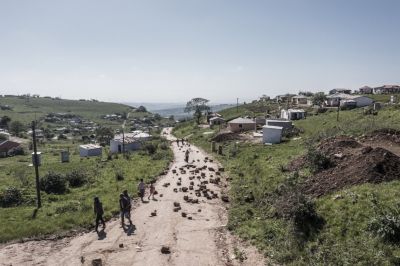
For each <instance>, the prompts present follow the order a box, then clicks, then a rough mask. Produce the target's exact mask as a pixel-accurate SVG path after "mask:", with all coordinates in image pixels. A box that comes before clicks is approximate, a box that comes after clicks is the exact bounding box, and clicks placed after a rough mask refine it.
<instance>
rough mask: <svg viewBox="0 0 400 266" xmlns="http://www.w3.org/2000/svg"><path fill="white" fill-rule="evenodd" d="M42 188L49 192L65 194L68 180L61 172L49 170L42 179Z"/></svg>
mask: <svg viewBox="0 0 400 266" xmlns="http://www.w3.org/2000/svg"><path fill="white" fill-rule="evenodd" d="M40 189H41V190H43V191H45V192H46V193H48V194H51V193H53V194H64V193H65V192H66V191H67V180H66V178H65V177H64V176H63V175H61V174H58V173H54V172H49V173H47V174H46V175H45V176H43V177H42V178H41V179H40Z"/></svg>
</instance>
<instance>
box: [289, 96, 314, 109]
mask: <svg viewBox="0 0 400 266" xmlns="http://www.w3.org/2000/svg"><path fill="white" fill-rule="evenodd" d="M292 104H294V105H299V106H311V105H312V101H311V97H307V96H304V95H296V96H293V97H292Z"/></svg>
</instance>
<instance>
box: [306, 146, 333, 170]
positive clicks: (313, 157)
mask: <svg viewBox="0 0 400 266" xmlns="http://www.w3.org/2000/svg"><path fill="white" fill-rule="evenodd" d="M307 162H308V166H309V167H310V169H311V171H312V172H313V173H317V172H319V171H322V170H325V169H328V168H330V167H332V166H333V162H332V161H331V159H329V157H327V156H325V155H324V154H323V153H322V152H320V151H318V150H317V149H315V148H314V147H312V146H311V147H309V148H308V152H307Z"/></svg>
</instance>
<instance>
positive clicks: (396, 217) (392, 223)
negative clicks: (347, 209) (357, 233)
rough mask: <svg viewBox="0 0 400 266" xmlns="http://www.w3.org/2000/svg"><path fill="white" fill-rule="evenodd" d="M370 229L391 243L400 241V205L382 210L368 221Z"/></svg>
mask: <svg viewBox="0 0 400 266" xmlns="http://www.w3.org/2000/svg"><path fill="white" fill-rule="evenodd" d="M368 230H369V231H371V232H372V233H373V234H374V235H375V236H378V237H379V238H381V239H383V240H384V241H386V242H390V243H395V244H397V243H400V206H399V204H397V206H396V207H392V208H388V209H384V210H381V211H380V212H379V213H378V215H377V216H375V217H374V218H372V219H371V221H370V222H369V223H368Z"/></svg>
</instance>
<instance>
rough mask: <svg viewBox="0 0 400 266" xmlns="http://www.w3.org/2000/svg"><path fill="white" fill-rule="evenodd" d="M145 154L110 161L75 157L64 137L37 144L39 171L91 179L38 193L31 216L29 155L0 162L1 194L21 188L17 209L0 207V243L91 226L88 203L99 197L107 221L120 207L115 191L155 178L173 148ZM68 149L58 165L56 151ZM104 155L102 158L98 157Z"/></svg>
mask: <svg viewBox="0 0 400 266" xmlns="http://www.w3.org/2000/svg"><path fill="white" fill-rule="evenodd" d="M154 143H155V144H156V145H158V147H159V148H158V149H157V152H156V154H154V155H152V156H150V155H147V154H146V153H145V152H136V153H134V154H132V155H131V156H130V158H128V159H125V158H123V156H121V155H119V156H118V158H115V157H114V156H113V158H114V159H113V160H110V161H105V159H106V157H107V156H106V154H107V151H103V158H89V159H86V158H83V159H81V158H80V157H79V152H78V149H77V147H78V144H72V143H70V142H68V141H66V142H64V143H58V142H57V143H48V144H46V145H45V146H39V147H38V150H39V151H42V152H43V154H42V162H43V164H42V166H41V167H40V175H41V176H43V175H44V174H46V173H47V172H48V171H53V172H57V173H64V174H65V173H68V172H70V171H72V170H74V169H77V170H79V171H85V172H87V173H88V174H89V179H90V182H89V183H87V184H86V185H84V186H82V187H80V188H69V192H68V193H66V194H63V195H54V194H46V193H45V192H43V191H42V202H43V207H42V208H41V209H39V211H38V212H37V215H36V217H35V218H33V213H34V210H35V195H36V194H35V182H34V169H33V167H29V166H28V164H29V163H30V162H31V158H30V156H29V155H26V156H15V157H11V158H4V159H1V160H0V192H2V191H3V190H4V189H5V188H6V187H8V186H14V187H17V188H19V189H21V191H22V193H23V199H24V203H23V204H22V205H20V206H18V207H10V208H0V224H1V227H0V242H6V241H10V240H16V239H22V238H26V237H40V236H43V235H47V234H60V233H63V232H66V231H69V230H71V229H77V228H91V226H92V225H93V218H94V217H93V210H92V201H93V197H94V196H96V195H97V196H99V197H100V200H101V201H102V202H103V206H104V209H105V217H106V218H107V219H109V218H110V217H112V216H113V215H115V214H116V213H118V211H119V205H118V200H119V194H120V193H121V192H122V191H123V190H124V189H127V190H128V191H129V193H130V194H132V195H137V184H138V180H140V178H144V179H145V180H146V181H149V180H151V179H153V178H155V177H156V176H158V175H159V174H160V173H161V172H162V171H163V170H164V169H165V167H166V166H167V165H168V164H169V162H170V161H171V160H172V151H171V150H169V149H167V150H162V149H161V148H160V145H159V144H160V143H161V140H155V141H154ZM66 148H70V153H71V155H70V160H71V161H70V162H69V163H60V154H59V151H60V150H61V149H66ZM102 159H103V160H102ZM116 172H122V173H123V175H124V177H125V179H124V180H123V181H117V180H116V178H115V174H116Z"/></svg>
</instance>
